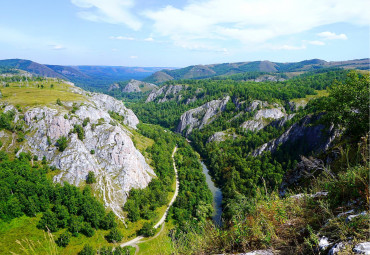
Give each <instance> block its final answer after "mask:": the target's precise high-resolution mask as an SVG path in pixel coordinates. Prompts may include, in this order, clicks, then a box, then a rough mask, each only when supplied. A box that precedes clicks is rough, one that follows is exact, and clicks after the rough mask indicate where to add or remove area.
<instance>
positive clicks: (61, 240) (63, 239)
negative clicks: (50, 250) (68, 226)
mask: <svg viewBox="0 0 370 255" xmlns="http://www.w3.org/2000/svg"><path fill="white" fill-rule="evenodd" d="M70 237H71V234H70V233H69V232H68V231H67V230H66V231H64V233H62V234H60V236H59V237H58V239H57V240H56V241H55V242H56V244H57V245H58V246H60V247H67V245H68V244H69V241H70Z"/></svg>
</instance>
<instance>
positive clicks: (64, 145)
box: [57, 136, 68, 152]
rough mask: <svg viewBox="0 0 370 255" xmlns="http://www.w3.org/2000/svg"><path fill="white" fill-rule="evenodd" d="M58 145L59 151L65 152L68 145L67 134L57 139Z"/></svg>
mask: <svg viewBox="0 0 370 255" xmlns="http://www.w3.org/2000/svg"><path fill="white" fill-rule="evenodd" d="M57 146H58V149H59V151H61V152H63V151H64V150H65V149H66V148H67V146H68V143H67V138H66V137H65V136H61V137H60V138H59V139H58V140H57Z"/></svg>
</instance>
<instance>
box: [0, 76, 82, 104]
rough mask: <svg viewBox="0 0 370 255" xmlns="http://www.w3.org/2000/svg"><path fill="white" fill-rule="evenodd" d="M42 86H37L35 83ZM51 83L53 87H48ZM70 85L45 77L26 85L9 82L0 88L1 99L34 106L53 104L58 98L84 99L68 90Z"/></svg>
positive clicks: (63, 99)
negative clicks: (7, 85) (8, 84)
mask: <svg viewBox="0 0 370 255" xmlns="http://www.w3.org/2000/svg"><path fill="white" fill-rule="evenodd" d="M41 84H42V85H43V86H44V88H38V87H37V85H41ZM51 84H53V85H54V88H50V86H51ZM70 88H71V85H69V84H66V83H63V82H60V83H59V82H57V81H55V80H52V79H47V80H46V81H43V82H34V81H32V82H29V84H28V86H26V85H25V84H23V85H20V84H19V82H13V83H10V86H9V87H4V88H1V93H2V94H3V98H2V100H4V101H6V102H8V103H10V104H13V105H20V106H34V105H47V104H55V103H56V100H57V99H58V98H59V99H60V100H61V101H62V102H63V101H64V102H65V101H73V102H74V101H85V100H86V99H85V97H83V96H82V95H78V94H75V93H72V92H70V91H69V89H70Z"/></svg>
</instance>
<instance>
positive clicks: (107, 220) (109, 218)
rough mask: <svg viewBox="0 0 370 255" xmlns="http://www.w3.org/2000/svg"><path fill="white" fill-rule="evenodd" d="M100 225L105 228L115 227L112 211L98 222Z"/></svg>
mask: <svg viewBox="0 0 370 255" xmlns="http://www.w3.org/2000/svg"><path fill="white" fill-rule="evenodd" d="M100 227H101V228H102V229H105V230H108V229H111V228H115V227H117V223H116V220H115V216H114V213H113V212H112V211H110V212H109V213H107V214H106V215H105V217H104V218H103V220H102V221H101V222H100Z"/></svg>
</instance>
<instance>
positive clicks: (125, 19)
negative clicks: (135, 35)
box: [71, 0, 142, 30]
mask: <svg viewBox="0 0 370 255" xmlns="http://www.w3.org/2000/svg"><path fill="white" fill-rule="evenodd" d="M71 3H72V4H74V5H76V6H78V7H80V8H82V9H87V10H86V11H85V10H84V11H80V12H78V13H77V15H78V16H79V17H80V18H82V19H86V20H89V21H94V22H106V23H111V24H124V25H126V26H128V27H129V28H131V29H133V30H139V29H140V28H141V26H142V24H141V22H140V21H139V20H138V18H137V17H136V16H134V15H133V14H132V13H131V9H132V8H133V6H134V0H104V1H103V0H71Z"/></svg>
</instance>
